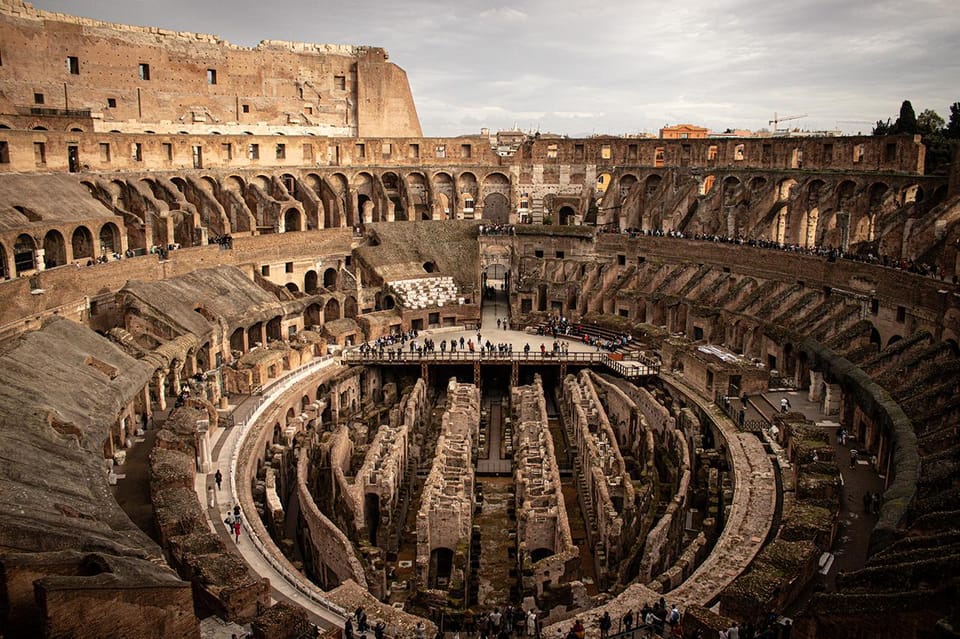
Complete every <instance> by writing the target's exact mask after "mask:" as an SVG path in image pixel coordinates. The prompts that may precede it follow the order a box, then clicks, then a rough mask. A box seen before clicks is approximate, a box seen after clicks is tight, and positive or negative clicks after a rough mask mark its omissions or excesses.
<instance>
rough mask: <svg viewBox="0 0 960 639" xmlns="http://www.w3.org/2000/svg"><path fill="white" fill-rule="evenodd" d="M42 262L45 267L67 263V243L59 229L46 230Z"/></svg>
mask: <svg viewBox="0 0 960 639" xmlns="http://www.w3.org/2000/svg"><path fill="white" fill-rule="evenodd" d="M43 262H44V266H45V267H46V268H54V267H55V266H63V265H64V264H66V263H67V243H66V241H65V240H64V239H63V235H62V234H61V233H60V231H57V230H56V229H52V230H50V231H47V234H46V235H45V236H44V238H43Z"/></svg>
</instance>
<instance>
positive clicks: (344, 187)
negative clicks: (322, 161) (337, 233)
mask: <svg viewBox="0 0 960 639" xmlns="http://www.w3.org/2000/svg"><path fill="white" fill-rule="evenodd" d="M322 184H324V185H325V186H326V188H325V189H323V193H322V194H321V198H322V199H323V208H324V211H325V214H326V219H325V224H324V226H325V227H327V228H339V227H342V226H355V225H357V224H359V223H360V221H359V219H358V218H357V216H356V215H355V214H354V211H353V210H352V209H351V207H350V206H348V205H347V197H348V196H349V195H350V181H349V180H347V176H346V175H344V174H343V173H339V172H338V173H332V174H331V175H329V176H328V177H327V178H326V180H324V181H323V182H322Z"/></svg>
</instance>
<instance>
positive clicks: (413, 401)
mask: <svg viewBox="0 0 960 639" xmlns="http://www.w3.org/2000/svg"><path fill="white" fill-rule="evenodd" d="M428 408H429V406H428V404H427V385H426V384H425V383H424V381H423V380H422V379H418V380H417V382H416V384H414V386H413V388H412V389H411V390H410V392H409V393H408V394H406V395H404V397H403V400H402V401H401V403H400V405H399V406H397V407H395V408H393V409H392V410H391V411H390V423H389V424H381V425H380V427H379V428H378V429H377V433H376V435H374V438H373V441H372V442H371V444H370V448H369V449H368V450H367V454H366V457H365V458H364V462H363V466H361V467H360V470H359V471H357V476H356V480H355V487H356V491H355V493H354V494H353V495H352V497H353V498H355V499H357V500H358V503H357V504H356V506H355V512H356V515H357V524H356V525H357V530H365V531H366V533H367V539H370V541H371V543H373V544H375V545H377V546H380V547H383V548H386V547H387V541H388V540H389V539H390V538H391V536H393V535H395V534H399V533H400V531H401V530H402V528H403V523H404V522H403V513H401V512H399V510H398V509H399V507H400V493H401V491H402V489H403V487H404V484H405V483H407V482H408V481H410V477H408V474H407V470H408V468H409V461H408V460H411V459H412V460H413V461H417V459H418V457H419V448H418V447H416V446H415V445H414V439H415V437H416V435H417V433H418V432H419V430H420V428H421V427H422V425H423V419H424V415H425V414H426V412H427V410H428ZM371 498H372V499H376V502H377V508H376V514H375V517H376V521H375V522H374V521H369V520H368V519H367V517H368V516H369V515H370V513H368V509H367V506H366V500H368V499H371ZM374 526H375V527H374ZM371 527H374V528H371Z"/></svg>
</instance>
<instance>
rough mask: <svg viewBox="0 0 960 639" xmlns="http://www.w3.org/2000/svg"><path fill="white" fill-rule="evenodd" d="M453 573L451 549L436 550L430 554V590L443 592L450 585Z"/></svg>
mask: <svg viewBox="0 0 960 639" xmlns="http://www.w3.org/2000/svg"><path fill="white" fill-rule="evenodd" d="M452 573H453V551H452V550H450V549H449V548H436V549H434V550H433V551H432V552H431V553H430V577H429V583H430V586H429V587H430V588H438V589H440V590H443V589H445V588H446V587H447V585H448V584H449V583H450V575H451V574H452Z"/></svg>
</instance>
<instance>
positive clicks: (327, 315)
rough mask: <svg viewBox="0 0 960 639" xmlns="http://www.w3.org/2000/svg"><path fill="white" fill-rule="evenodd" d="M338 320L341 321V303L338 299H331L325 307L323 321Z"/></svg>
mask: <svg viewBox="0 0 960 639" xmlns="http://www.w3.org/2000/svg"><path fill="white" fill-rule="evenodd" d="M338 319H340V302H339V301H338V300H336V299H330V300H328V301H327V305H326V306H324V307H323V321H324V322H333V321H335V320H338Z"/></svg>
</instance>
